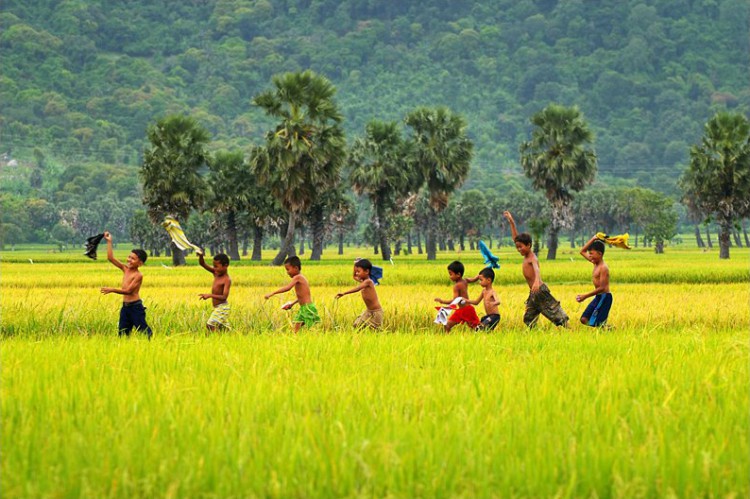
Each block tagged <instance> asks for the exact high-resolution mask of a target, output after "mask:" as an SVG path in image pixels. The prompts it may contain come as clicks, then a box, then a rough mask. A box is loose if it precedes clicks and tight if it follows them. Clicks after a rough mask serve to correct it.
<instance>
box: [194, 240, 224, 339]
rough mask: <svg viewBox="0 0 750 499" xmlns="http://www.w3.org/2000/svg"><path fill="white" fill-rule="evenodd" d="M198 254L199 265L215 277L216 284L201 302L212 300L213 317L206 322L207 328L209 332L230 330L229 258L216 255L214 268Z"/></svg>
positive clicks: (220, 254)
mask: <svg viewBox="0 0 750 499" xmlns="http://www.w3.org/2000/svg"><path fill="white" fill-rule="evenodd" d="M197 253H198V263H200V265H201V267H203V268H204V269H206V270H207V271H208V272H211V273H212V274H213V275H214V283H213V284H212V285H211V292H210V293H201V294H200V295H198V296H200V299H201V300H208V299H209V298H211V301H212V302H213V305H214V309H213V311H212V312H211V317H209V318H208V322H206V328H208V330H209V331H216V330H217V329H222V328H226V329H229V310H230V307H229V302H227V299H228V298H229V288H231V287H232V279H231V278H230V277H229V274H227V270H228V268H229V257H228V256H227V255H225V254H224V253H219V254H217V255H214V265H213V267H212V266H210V265H207V264H206V261H205V260H204V259H203V252H202V251H199V252H197Z"/></svg>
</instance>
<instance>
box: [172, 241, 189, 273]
mask: <svg viewBox="0 0 750 499" xmlns="http://www.w3.org/2000/svg"><path fill="white" fill-rule="evenodd" d="M169 245H170V246H171V248H172V265H173V266H174V267H179V266H181V265H185V252H184V251H182V250H181V249H180V248H178V247H177V245H176V244H175V243H173V242H171V241H170V243H169Z"/></svg>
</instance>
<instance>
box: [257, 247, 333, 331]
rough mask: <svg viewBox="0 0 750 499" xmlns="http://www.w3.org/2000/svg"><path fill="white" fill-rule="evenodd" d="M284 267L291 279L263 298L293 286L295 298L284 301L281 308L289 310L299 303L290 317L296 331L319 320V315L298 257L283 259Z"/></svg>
mask: <svg viewBox="0 0 750 499" xmlns="http://www.w3.org/2000/svg"><path fill="white" fill-rule="evenodd" d="M284 268H285V269H286V274H287V275H288V276H289V277H291V278H292V280H291V281H290V282H289V284H287V285H286V286H282V287H280V288H279V289H277V290H276V291H274V292H273V293H268V294H267V295H266V296H265V299H266V300H268V299H269V298H270V297H272V296H273V295H277V294H279V293H286V292H287V291H289V290H290V289H292V288H294V293H295V294H296V295H297V299H296V300H294V301H292V302H288V303H285V304H284V305H283V306H282V307H281V308H283V309H284V310H289V309H290V308H292V307H293V306H294V305H295V303H299V311H298V312H297V313H296V314H295V315H294V318H293V319H292V322H293V323H294V332H295V333H296V332H297V331H299V329H300V328H301V327H302V326H303V325H305V326H307V327H311V326H314V325H315V324H316V323H318V322H320V316H319V315H318V309H317V308H316V307H315V304H314V303H313V302H312V297H311V296H310V284H308V282H307V279H305V276H303V275H302V274H301V270H302V262H300V260H299V257H297V256H290V257H289V258H287V259H286V260H284Z"/></svg>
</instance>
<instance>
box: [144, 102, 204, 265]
mask: <svg viewBox="0 0 750 499" xmlns="http://www.w3.org/2000/svg"><path fill="white" fill-rule="evenodd" d="M147 135H148V140H149V142H150V146H149V147H148V148H147V149H146V152H145V154H144V158H143V165H142V166H141V172H140V175H141V180H142V181H143V204H145V205H146V207H147V208H148V215H149V217H150V218H151V220H152V221H153V222H154V223H161V222H162V221H163V219H164V217H165V216H166V215H172V216H174V217H176V218H177V220H179V221H180V222H181V223H185V222H186V221H187V219H188V217H189V215H190V211H191V210H193V209H200V208H202V207H203V205H204V204H205V202H206V200H207V199H208V195H209V189H208V185H207V184H206V181H205V180H204V179H203V177H202V176H201V170H202V169H203V168H204V167H205V166H206V165H207V163H208V154H207V152H206V145H207V144H208V141H209V134H208V132H207V131H206V130H205V129H204V128H202V127H201V126H200V125H198V124H197V123H196V121H195V120H194V119H192V118H190V117H187V116H178V115H172V116H167V117H166V118H162V119H160V120H159V121H157V122H156V124H154V125H151V126H149V128H148V132H147ZM172 264H173V265H175V266H178V265H185V254H184V253H183V252H182V251H180V250H179V249H178V248H177V247H176V246H175V245H174V243H172Z"/></svg>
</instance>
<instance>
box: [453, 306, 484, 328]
mask: <svg viewBox="0 0 750 499" xmlns="http://www.w3.org/2000/svg"><path fill="white" fill-rule="evenodd" d="M448 320H449V321H450V322H455V323H457V324H461V323H462V322H463V323H465V324H468V325H469V326H471V327H472V328H475V327H477V326H478V325H479V316H478V315H477V311H476V310H475V309H474V307H473V306H472V305H465V306H463V307H461V308H459V309H457V310H456V311H455V312H453V313H452V314H451V316H450V317H448Z"/></svg>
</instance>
